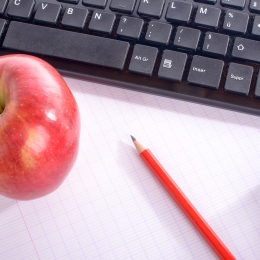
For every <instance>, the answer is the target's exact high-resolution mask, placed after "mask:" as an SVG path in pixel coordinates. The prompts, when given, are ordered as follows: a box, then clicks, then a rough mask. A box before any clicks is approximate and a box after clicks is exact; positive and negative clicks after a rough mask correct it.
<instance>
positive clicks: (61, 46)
mask: <svg viewBox="0 0 260 260" xmlns="http://www.w3.org/2000/svg"><path fill="white" fill-rule="evenodd" d="M3 47H4V48H8V49H13V50H16V51H22V52H28V53H35V54H40V55H47V56H51V57H56V58H63V59H68V60H73V61H78V62H84V63H89V64H93V65H99V66H104V67H108V68H113V69H118V70H122V69H123V67H124V64H125V60H126V56H127V53H128V50H129V43H127V42H123V41H119V40H114V39H108V38H104V37H97V36H93V35H87V34H82V33H76V32H71V31H66V30H60V29H55V28H50V27H44V26H39V25H34V24H28V23H20V22H15V21H13V22H11V23H10V25H9V28H8V30H7V33H6V36H5V39H4V42H3Z"/></svg>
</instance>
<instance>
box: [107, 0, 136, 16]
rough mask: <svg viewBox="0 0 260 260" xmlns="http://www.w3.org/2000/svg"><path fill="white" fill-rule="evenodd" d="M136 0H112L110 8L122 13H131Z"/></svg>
mask: <svg viewBox="0 0 260 260" xmlns="http://www.w3.org/2000/svg"><path fill="white" fill-rule="evenodd" d="M135 2H136V0H112V1H111V4H110V9H111V10H113V11H118V12H122V13H128V14H131V13H132V12H133V11H134V7H135Z"/></svg>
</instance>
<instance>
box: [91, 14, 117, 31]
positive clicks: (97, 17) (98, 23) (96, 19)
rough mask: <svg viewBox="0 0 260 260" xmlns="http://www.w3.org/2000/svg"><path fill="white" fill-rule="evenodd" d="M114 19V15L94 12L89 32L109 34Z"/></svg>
mask: <svg viewBox="0 0 260 260" xmlns="http://www.w3.org/2000/svg"><path fill="white" fill-rule="evenodd" d="M115 19H116V16H115V14H112V13H106V12H99V11H94V13H93V15H92V18H91V20H90V23H89V30H91V31H97V32H103V33H111V32H112V29H113V26H114V22H115Z"/></svg>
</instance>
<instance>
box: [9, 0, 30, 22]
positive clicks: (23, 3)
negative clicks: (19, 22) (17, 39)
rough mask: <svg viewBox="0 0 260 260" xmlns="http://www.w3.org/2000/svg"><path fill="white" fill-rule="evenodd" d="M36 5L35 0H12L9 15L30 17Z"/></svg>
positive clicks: (21, 17)
mask: <svg viewBox="0 0 260 260" xmlns="http://www.w3.org/2000/svg"><path fill="white" fill-rule="evenodd" d="M34 5H35V1H34V0H19V1H17V0H12V1H10V4H9V8H8V11H7V15H8V16H9V17H14V18H20V19H29V18H30V16H31V14H32V10H33V7H34Z"/></svg>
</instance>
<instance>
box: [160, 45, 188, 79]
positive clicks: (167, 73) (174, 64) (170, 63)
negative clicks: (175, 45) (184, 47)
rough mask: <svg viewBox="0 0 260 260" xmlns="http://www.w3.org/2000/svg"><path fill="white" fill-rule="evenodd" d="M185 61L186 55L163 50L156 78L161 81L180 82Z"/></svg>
mask: <svg viewBox="0 0 260 260" xmlns="http://www.w3.org/2000/svg"><path fill="white" fill-rule="evenodd" d="M186 60H187V54H186V53H181V52H176V51H169V50H165V51H164V52H163V56H162V61H161V65H160V68H159V72H158V76H159V77H160V78H163V79H168V80H172V81H177V82H181V80H182V75H183V72H184V68H185V65H186Z"/></svg>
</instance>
